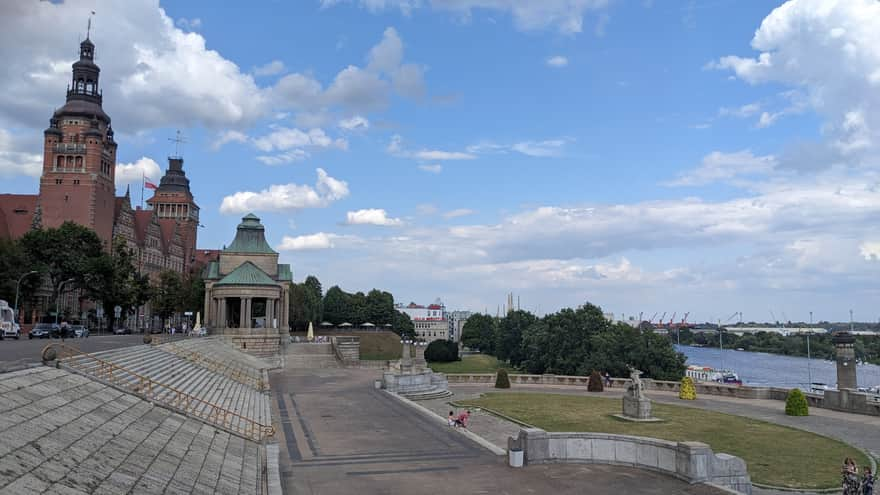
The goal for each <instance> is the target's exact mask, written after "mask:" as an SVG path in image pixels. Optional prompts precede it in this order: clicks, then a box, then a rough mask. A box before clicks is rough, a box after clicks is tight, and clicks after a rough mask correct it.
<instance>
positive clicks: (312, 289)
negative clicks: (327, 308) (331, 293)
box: [303, 275, 324, 325]
mask: <svg viewBox="0 0 880 495" xmlns="http://www.w3.org/2000/svg"><path fill="white" fill-rule="evenodd" d="M303 297H304V298H305V304H304V312H305V317H306V319H307V320H308V321H311V322H314V323H315V324H316V325H317V324H319V323H321V322H322V321H324V291H323V289H322V288H321V281H320V280H318V278H317V277H315V276H313V275H309V276H308V277H306V280H305V282H303Z"/></svg>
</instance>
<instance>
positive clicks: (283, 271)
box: [278, 264, 293, 282]
mask: <svg viewBox="0 0 880 495" xmlns="http://www.w3.org/2000/svg"><path fill="white" fill-rule="evenodd" d="M278 280H283V281H286V282H292V281H293V272H291V271H290V265H287V264H285V265H281V264H279V265H278Z"/></svg>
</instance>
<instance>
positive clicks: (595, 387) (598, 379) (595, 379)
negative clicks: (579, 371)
mask: <svg viewBox="0 0 880 495" xmlns="http://www.w3.org/2000/svg"><path fill="white" fill-rule="evenodd" d="M603 390H605V386H604V385H603V384H602V375H601V374H600V373H599V372H598V371H596V370H593V372H592V373H590V381H589V382H587V391H588V392H601V391H603Z"/></svg>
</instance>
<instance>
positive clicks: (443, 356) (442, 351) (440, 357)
mask: <svg viewBox="0 0 880 495" xmlns="http://www.w3.org/2000/svg"><path fill="white" fill-rule="evenodd" d="M425 361H428V362H431V363H448V362H450V361H458V344H456V343H455V342H453V341H451V340H435V341H433V342H431V343H430V344H428V347H426V348H425Z"/></svg>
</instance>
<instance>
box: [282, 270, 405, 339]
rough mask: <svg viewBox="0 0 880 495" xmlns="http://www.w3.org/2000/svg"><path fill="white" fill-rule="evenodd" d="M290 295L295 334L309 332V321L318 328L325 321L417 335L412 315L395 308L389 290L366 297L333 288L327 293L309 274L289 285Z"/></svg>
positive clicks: (315, 278)
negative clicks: (372, 326) (370, 324)
mask: <svg viewBox="0 0 880 495" xmlns="http://www.w3.org/2000/svg"><path fill="white" fill-rule="evenodd" d="M290 295H291V297H290V326H291V329H292V330H294V331H304V330H306V329H307V328H308V326H309V322H311V323H312V324H314V325H316V326H317V325H320V324H321V323H323V322H328V323H330V324H332V325H335V326H338V325H341V324H343V323H350V324H352V325H354V326H360V325H363V324H364V323H372V324H373V325H376V327H379V328H383V327H384V328H390V329H391V330H392V331H394V332H396V333H398V334H400V335H403V336H407V337H412V336H413V335H414V334H415V327H414V326H413V323H412V321H411V320H410V318H409V316H408V315H407V314H405V313H402V312H400V311H397V310H396V309H395V308H394V296H393V295H392V294H391V293H390V292H387V291H382V290H379V289H373V290H371V291H369V292H368V293H366V294H364V293H363V292H355V293H350V292H346V291H344V290H342V289H341V288H339V286H338V285H334V286H333V287H330V288H329V289H328V290H327V293H326V294H324V292H323V289H322V287H321V281H320V280H318V278H317V277H315V276H313V275H309V276H308V277H306V279H305V280H304V281H303V282H302V283H291V284H290ZM386 325H391V327H387V326H386Z"/></svg>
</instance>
